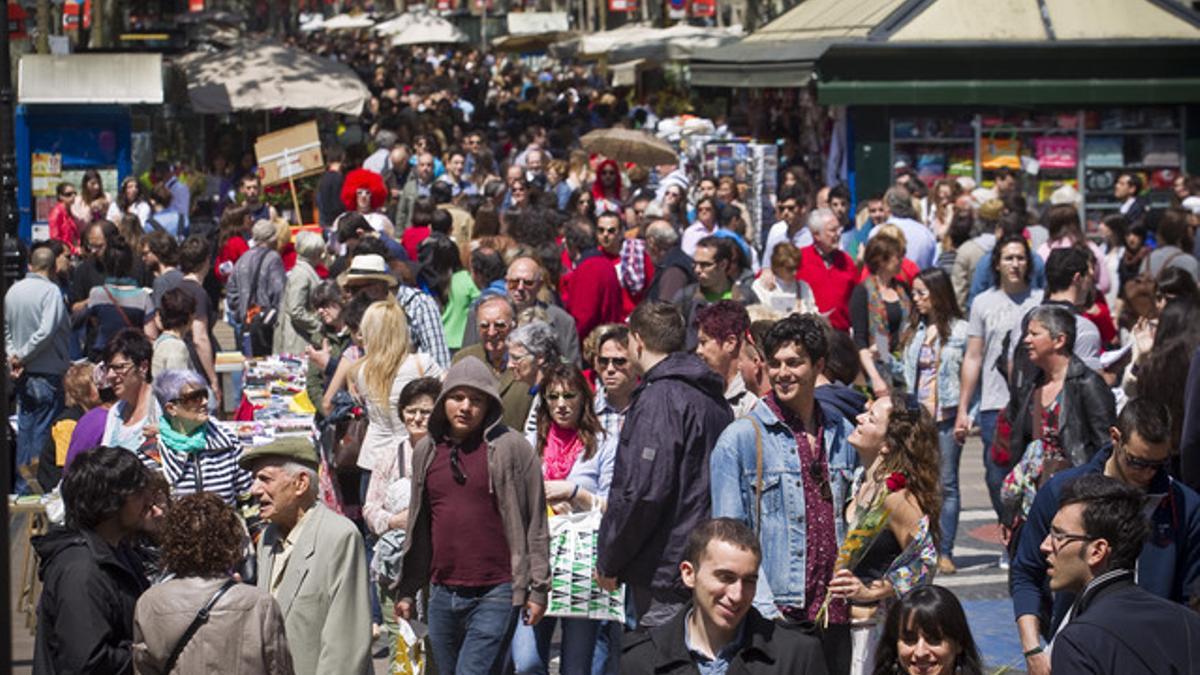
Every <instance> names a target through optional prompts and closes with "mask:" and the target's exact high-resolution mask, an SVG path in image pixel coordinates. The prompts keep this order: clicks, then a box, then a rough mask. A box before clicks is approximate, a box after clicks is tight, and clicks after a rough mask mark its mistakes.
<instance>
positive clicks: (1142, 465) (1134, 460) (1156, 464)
mask: <svg viewBox="0 0 1200 675" xmlns="http://www.w3.org/2000/svg"><path fill="white" fill-rule="evenodd" d="M1121 454H1123V455H1125V463H1126V464H1128V465H1129V468H1131V469H1153V470H1155V471H1158V470H1159V469H1162V468H1164V467H1166V466H1167V465H1168V464H1170V463H1171V460H1169V459H1145V458H1142V457H1138V456H1136V455H1131V454H1129V451H1128V450H1126V449H1125V448H1121Z"/></svg>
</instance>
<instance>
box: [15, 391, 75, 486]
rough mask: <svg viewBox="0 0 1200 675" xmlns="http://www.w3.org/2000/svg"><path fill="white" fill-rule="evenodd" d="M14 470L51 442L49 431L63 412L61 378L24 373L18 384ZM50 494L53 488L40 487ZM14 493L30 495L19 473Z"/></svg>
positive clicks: (36, 455)
mask: <svg viewBox="0 0 1200 675" xmlns="http://www.w3.org/2000/svg"><path fill="white" fill-rule="evenodd" d="M16 393H17V467H18V468H19V467H22V466H28V465H29V464H30V463H32V462H33V460H35V459H37V457H38V455H39V454H41V452H42V448H43V447H45V445H46V443H47V442H48V441H49V440H50V427H51V426H52V425H53V424H54V420H55V419H57V418H58V416H59V414H60V413H61V412H62V409H63V384H62V376H61V375H42V374H39V373H25V374H24V375H22V376H21V377H20V378H19V379H18V380H17V392H16ZM42 488H43V489H45V490H51V489H53V488H54V486H53V485H43V486H42ZM13 492H15V493H17V494H29V484H28V483H26V482H25V479H24V478H22V477H21V474H20V473H19V472H18V473H17V474H16V475H14V476H13Z"/></svg>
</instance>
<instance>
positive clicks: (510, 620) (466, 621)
mask: <svg viewBox="0 0 1200 675" xmlns="http://www.w3.org/2000/svg"><path fill="white" fill-rule="evenodd" d="M517 609H518V608H516V607H514V606H513V604H512V584H511V583H504V584H498V585H496V586H486V587H482V588H465V587H462V586H442V585H439V584H434V585H433V587H432V590H431V591H430V593H429V646H430V651H432V652H433V662H434V665H436V666H437V672H438V674H439V675H477V674H480V673H496V672H500V670H501V669H502V666H503V663H504V659H505V657H506V656H508V645H509V643H510V642H511V640H512V634H513V629H514V628H515V627H516V625H517Z"/></svg>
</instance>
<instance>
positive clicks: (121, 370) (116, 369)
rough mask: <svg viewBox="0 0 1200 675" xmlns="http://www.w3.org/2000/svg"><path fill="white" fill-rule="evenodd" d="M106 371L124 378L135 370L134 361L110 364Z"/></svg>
mask: <svg viewBox="0 0 1200 675" xmlns="http://www.w3.org/2000/svg"><path fill="white" fill-rule="evenodd" d="M104 369H105V370H106V371H107V372H109V373H111V374H113V375H116V376H117V377H124V376H125V374H126V373H128V372H129V371H130V370H131V369H133V361H126V362H124V363H110V364H108V365H106V366H105V368H104Z"/></svg>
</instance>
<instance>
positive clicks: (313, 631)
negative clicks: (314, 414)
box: [239, 437, 371, 675]
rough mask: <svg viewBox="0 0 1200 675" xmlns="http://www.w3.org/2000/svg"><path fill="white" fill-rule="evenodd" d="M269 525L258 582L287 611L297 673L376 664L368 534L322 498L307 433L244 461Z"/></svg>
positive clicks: (358, 669)
mask: <svg viewBox="0 0 1200 675" xmlns="http://www.w3.org/2000/svg"><path fill="white" fill-rule="evenodd" d="M239 463H240V464H241V466H242V468H244V469H246V470H248V471H250V472H251V474H253V476H254V483H253V485H251V487H250V494H252V495H254V497H255V498H256V499H258V505H259V514H260V515H261V516H262V519H263V520H264V521H266V522H267V523H268V525H267V529H266V530H264V531H263V534H262V537H261V538H260V540H259V542H258V587H259V588H262V589H265V590H267V591H269V592H270V593H271V595H273V596H275V600H276V601H278V602H279V608H280V609H281V610H283V618H284V627H285V628H286V630H287V634H288V638H289V639H288V647H289V648H290V649H291V652H292V661H293V663H294V664H295V668H296V674H297V675H335V674H336V675H345V674H348V675H363V674H365V673H369V672H370V669H371V604H370V599H369V596H368V595H367V592H368V591H367V565H366V560H365V558H364V555H365V554H364V550H363V541H362V536H361V535H360V534H359V532H358V528H356V527H355V526H354V524H353V523H351V522H350V521H349V520H347V519H346V518H344V517H342V516H340V515H338V514H336V513H334V512H333V511H330V510H329V509H327V508H325V506H324V505H323V504H321V503H320V502H319V501H318V500H317V463H318V462H317V452H316V449H315V448H314V447H313V444H312V441H310V440H309V439H308V438H304V437H285V438H280V439H277V440H275V441H273V442H271V443H268V444H266V445H260V446H258V447H255V448H252V449H251V450H249V451H248V452H246V454H245V455H243V456H242V458H241V460H240V461H239Z"/></svg>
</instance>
